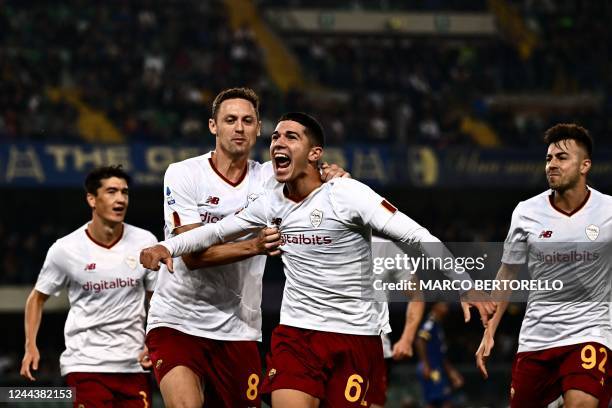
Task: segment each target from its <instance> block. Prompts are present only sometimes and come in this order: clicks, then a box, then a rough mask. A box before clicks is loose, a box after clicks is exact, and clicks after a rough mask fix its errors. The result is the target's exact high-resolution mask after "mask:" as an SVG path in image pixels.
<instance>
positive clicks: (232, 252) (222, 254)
mask: <svg viewBox="0 0 612 408" xmlns="http://www.w3.org/2000/svg"><path fill="white" fill-rule="evenodd" d="M188 227H191V228H188ZM195 227H197V225H194V226H193V227H192V226H185V227H181V228H188V229H183V230H180V231H176V232H177V233H182V232H185V231H188V230H190V229H193V228H195ZM177 230H178V228H177ZM280 244H281V240H280V233H279V232H278V230H277V229H275V228H262V229H261V230H260V231H259V233H258V234H257V236H256V237H255V238H251V239H248V240H244V241H238V242H227V243H225V244H219V245H213V246H211V247H210V248H207V249H205V250H204V251H200V252H194V253H190V254H185V255H183V256H182V259H183V262H185V265H186V266H187V268H189V269H191V270H194V269H200V268H207V267H211V266H218V265H227V264H230V263H234V262H238V261H242V260H243V259H247V258H250V257H252V256H256V255H269V256H276V255H279V254H280V250H279V249H278V247H279V246H280Z"/></svg>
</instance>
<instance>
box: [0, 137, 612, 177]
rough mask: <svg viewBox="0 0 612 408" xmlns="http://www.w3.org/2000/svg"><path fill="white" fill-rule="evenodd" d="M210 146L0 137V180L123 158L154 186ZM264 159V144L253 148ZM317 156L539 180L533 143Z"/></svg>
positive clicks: (414, 172) (609, 170)
mask: <svg viewBox="0 0 612 408" xmlns="http://www.w3.org/2000/svg"><path fill="white" fill-rule="evenodd" d="M211 149H212V146H168V145H149V144H129V145H128V144H118V145H87V144H59V143H58V144H54V143H13V144H1V145H0V185H2V186H15V187H77V186H80V185H81V183H82V180H83V176H84V174H85V173H86V172H87V171H88V170H89V169H91V168H92V167H94V166H98V165H105V164H118V163H120V164H123V166H124V167H125V168H126V169H127V170H128V171H129V172H130V173H131V174H132V176H133V177H134V181H135V184H136V185H139V186H159V185H161V183H162V179H163V174H164V171H165V170H166V168H167V167H168V165H169V164H170V163H173V162H176V161H180V160H184V159H186V158H189V157H194V156H197V155H199V154H203V153H206V152H207V151H209V150H211ZM253 158H254V159H256V160H267V158H268V149H267V147H266V146H264V145H261V146H259V147H258V148H256V149H255V150H254V156H253ZM325 159H326V160H327V161H329V162H332V163H337V164H338V165H340V166H342V167H344V168H346V169H348V170H349V171H350V172H351V174H352V175H353V177H355V178H357V179H359V180H362V181H364V182H366V183H368V184H370V185H372V186H396V187H397V186H404V185H409V186H414V187H425V188H427V187H450V188H453V187H468V186H471V187H489V186H500V185H503V186H506V187H509V188H511V187H514V188H523V187H529V186H533V187H538V186H541V187H544V186H545V180H544V171H543V170H544V157H543V156H542V151H541V149H539V148H538V149H534V150H525V149H495V150H485V149H442V150H436V149H433V148H430V147H410V148H404V149H398V148H394V147H392V146H372V145H348V146H344V147H341V148H339V147H330V148H327V149H325ZM591 182H592V183H593V184H594V185H595V186H600V187H601V186H607V185H610V184H611V183H612V151H601V152H598V154H597V156H596V157H594V166H593V170H592V171H591Z"/></svg>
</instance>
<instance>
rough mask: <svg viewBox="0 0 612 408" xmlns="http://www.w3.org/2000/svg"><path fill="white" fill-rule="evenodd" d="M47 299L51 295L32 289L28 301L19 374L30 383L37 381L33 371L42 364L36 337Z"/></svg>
mask: <svg viewBox="0 0 612 408" xmlns="http://www.w3.org/2000/svg"><path fill="white" fill-rule="evenodd" d="M47 299H49V295H45V294H44V293H42V292H39V291H37V290H36V289H32V292H30V295H29V296H28V300H27V301H26V306H25V320H24V326H25V353H24V355H23V360H22V361H21V370H20V372H19V373H20V374H21V375H22V376H23V377H25V378H27V379H29V380H30V381H35V380H36V378H34V376H33V375H32V370H38V363H39V362H40V353H39V351H38V347H37V346H36V337H37V336H38V329H39V328H40V322H41V320H42V311H43V306H44V304H45V302H46V301H47Z"/></svg>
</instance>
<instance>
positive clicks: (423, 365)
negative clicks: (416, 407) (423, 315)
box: [415, 302, 463, 408]
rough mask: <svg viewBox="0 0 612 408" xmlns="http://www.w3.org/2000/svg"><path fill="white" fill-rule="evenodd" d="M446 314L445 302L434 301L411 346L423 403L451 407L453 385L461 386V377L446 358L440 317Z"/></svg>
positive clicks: (442, 318)
mask: <svg viewBox="0 0 612 408" xmlns="http://www.w3.org/2000/svg"><path fill="white" fill-rule="evenodd" d="M447 314H448V305H446V303H440V302H439V303H435V304H434V305H433V308H432V310H431V312H430V314H429V317H428V318H427V320H426V321H425V322H424V323H423V325H422V326H421V328H420V330H419V332H418V334H417V339H416V341H415V347H416V352H417V356H418V357H419V361H420V362H419V366H418V369H417V372H418V377H419V381H420V382H421V386H422V387H423V398H424V399H425V402H426V406H427V407H432V408H433V407H444V408H446V407H451V406H452V403H451V397H452V393H453V388H460V387H461V386H463V377H462V376H461V374H459V371H457V370H456V369H455V367H453V366H452V364H451V363H450V362H449V361H448V359H447V358H446V342H445V340H444V330H443V329H442V321H443V320H444V317H445V316H446V315H447Z"/></svg>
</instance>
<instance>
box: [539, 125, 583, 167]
mask: <svg viewBox="0 0 612 408" xmlns="http://www.w3.org/2000/svg"><path fill="white" fill-rule="evenodd" d="M562 140H574V141H575V142H576V144H578V145H579V146H582V147H583V148H584V149H585V150H586V152H587V156H588V158H589V159H590V158H591V154H592V153H593V138H591V135H590V134H589V131H588V130H586V129H585V128H583V127H582V126H579V125H576V124H575V123H559V124H557V125H555V126H553V127H551V128H550V129H548V130H547V131H546V132H544V142H545V143H546V144H551V143H555V144H556V143H559V142H560V141H562Z"/></svg>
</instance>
